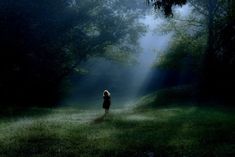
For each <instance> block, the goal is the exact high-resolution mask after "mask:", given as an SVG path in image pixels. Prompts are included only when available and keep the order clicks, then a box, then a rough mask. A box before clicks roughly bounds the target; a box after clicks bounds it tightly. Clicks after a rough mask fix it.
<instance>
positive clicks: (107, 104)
mask: <svg viewBox="0 0 235 157" xmlns="http://www.w3.org/2000/svg"><path fill="white" fill-rule="evenodd" d="M103 98H104V102H103V108H104V109H109V107H110V105H111V97H110V96H103Z"/></svg>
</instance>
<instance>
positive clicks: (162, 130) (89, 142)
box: [0, 104, 235, 157]
mask: <svg viewBox="0 0 235 157" xmlns="http://www.w3.org/2000/svg"><path fill="white" fill-rule="evenodd" d="M28 113H29V114H27V113H25V114H22V115H20V116H14V117H5V118H4V117H2V118H1V119H0V157H26V156H27V157H96V156H107V157H112V156H120V157H125V156H128V157H133V156H140V157H142V156H143V157H144V156H146V157H158V156H174V157H175V156H180V157H183V156H187V157H188V156H195V157H199V156H221V157H222V156H235V114H234V113H235V112H234V110H233V109H232V110H230V109H226V108H222V107H198V106H195V105H192V104H190V105H188V106H187V105H185V104H184V105H183V106H181V105H170V106H165V107H156V108H152V107H149V108H148V107H146V108H144V109H143V108H138V109H131V108H129V109H114V110H111V112H110V113H109V114H108V115H107V116H104V115H103V111H102V110H98V111H97V110H80V109H78V108H76V107H61V108H56V109H37V108H33V109H30V110H29V111H28Z"/></svg>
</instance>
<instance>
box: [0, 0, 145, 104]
mask: <svg viewBox="0 0 235 157" xmlns="http://www.w3.org/2000/svg"><path fill="white" fill-rule="evenodd" d="M138 7H142V8H144V7H143V5H142V3H139V2H138V1H136V4H135V5H134V6H133V5H132V3H130V2H125V3H122V2H121V1H120V0H112V1H110V0H104V1H93V0H86V1H83V0H50V1H48V0H17V1H15V0H1V1H0V8H1V9H0V52H1V53H0V72H1V77H0V104H1V105H0V106H9V105H20V106H31V105H39V106H48V105H55V104H56V103H57V102H58V101H59V100H60V98H61V97H62V94H63V92H64V90H65V87H66V86H65V85H63V84H64V82H65V81H66V77H67V76H68V75H69V74H71V73H75V72H76V73H80V72H81V70H80V69H79V64H80V62H81V61H83V60H86V59H87V58H88V57H89V56H104V55H107V54H106V52H107V49H113V48H114V47H115V48H116V49H118V50H119V51H118V52H119V53H122V54H123V56H125V55H128V54H127V53H130V52H135V48H134V46H133V45H136V43H137V40H138V36H139V35H140V34H141V33H142V32H143V31H144V29H143V27H142V25H140V24H139V23H138V22H137V21H136V19H137V17H139V16H140V15H141V14H139V10H138V9H136V8H138ZM108 57H110V58H111V57H112V56H110V55H109V56H108Z"/></svg>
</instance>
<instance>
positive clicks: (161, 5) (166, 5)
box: [146, 0, 187, 16]
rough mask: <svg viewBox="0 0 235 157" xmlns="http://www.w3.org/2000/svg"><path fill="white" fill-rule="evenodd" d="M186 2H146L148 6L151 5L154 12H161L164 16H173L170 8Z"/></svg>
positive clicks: (155, 0) (168, 0)
mask: <svg viewBox="0 0 235 157" xmlns="http://www.w3.org/2000/svg"><path fill="white" fill-rule="evenodd" d="M186 2H187V0H146V3H147V4H148V5H150V4H152V6H154V9H155V10H163V12H164V13H165V16H170V15H172V16H173V13H172V7H173V6H175V5H180V6H182V5H184V4H186Z"/></svg>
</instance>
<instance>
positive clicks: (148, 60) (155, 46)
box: [63, 13, 172, 108]
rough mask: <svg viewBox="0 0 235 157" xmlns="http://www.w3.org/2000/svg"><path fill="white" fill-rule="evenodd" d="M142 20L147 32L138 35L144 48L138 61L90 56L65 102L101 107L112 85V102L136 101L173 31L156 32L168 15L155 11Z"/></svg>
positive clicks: (169, 41) (121, 104)
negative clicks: (81, 74)
mask: <svg viewBox="0 0 235 157" xmlns="http://www.w3.org/2000/svg"><path fill="white" fill-rule="evenodd" d="M139 21H140V22H141V23H142V24H144V25H145V27H146V33H145V34H144V35H142V36H141V37H140V38H139V39H138V44H139V45H140V50H139V52H138V53H137V54H135V61H136V62H135V63H131V64H125V63H119V62H116V61H112V60H108V59H105V58H102V57H92V58H89V59H88V60H87V61H85V62H83V63H82V65H81V67H82V68H83V69H86V71H87V74H86V75H84V76H81V77H79V78H77V79H76V76H71V80H72V81H71V82H72V88H71V89H70V92H69V94H68V95H69V96H68V97H67V98H66V99H65V100H64V101H63V105H78V106H81V107H88V108H92V107H94V108H97V107H100V106H101V104H102V95H103V91H104V90H105V89H108V90H109V91H110V92H111V96H112V106H113V107H114V108H119V107H124V106H128V105H129V104H133V102H134V101H136V100H137V99H138V97H139V96H140V95H141V94H143V92H142V90H144V89H145V85H146V84H147V83H148V78H149V76H150V75H151V73H152V72H153V69H152V66H153V64H154V62H155V60H156V58H157V56H158V53H159V52H163V51H166V49H167V48H168V47H169V46H170V43H171V36H172V32H170V33H167V34H162V33H160V32H156V26H157V25H159V24H161V23H163V21H164V19H163V18H156V17H155V16H154V14H153V13H152V14H148V15H146V16H144V17H141V18H140V19H139Z"/></svg>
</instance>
